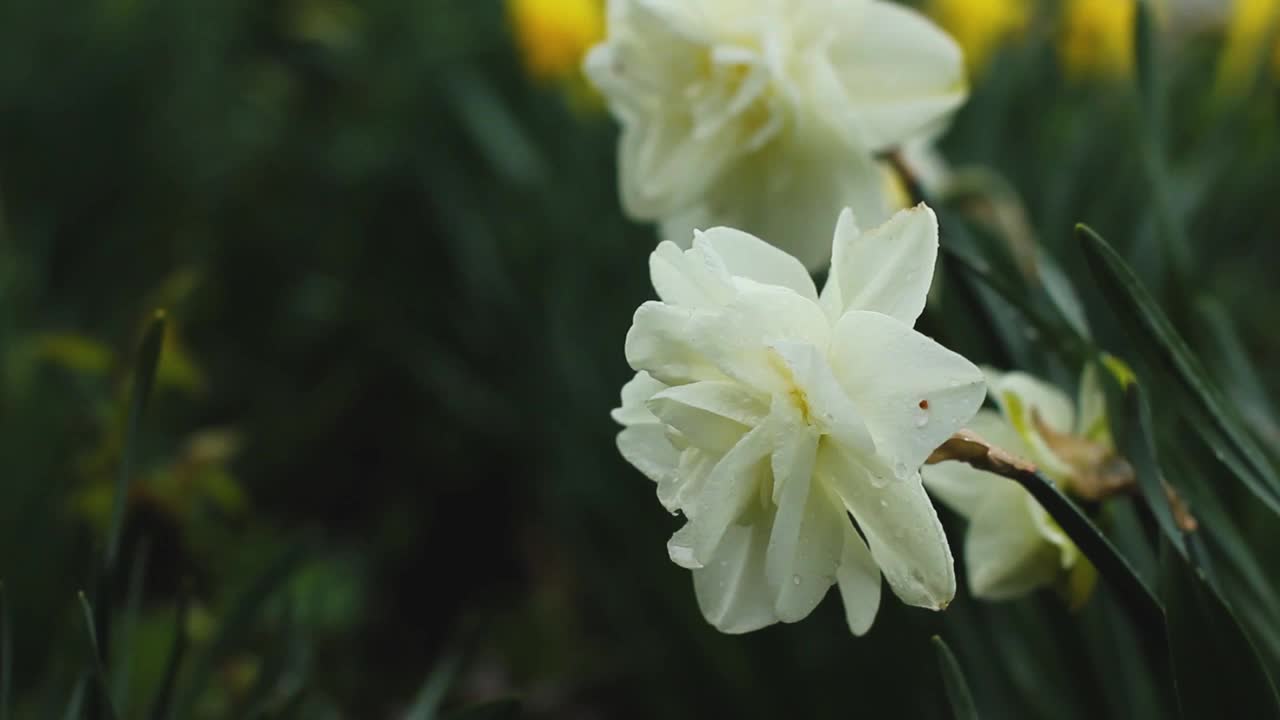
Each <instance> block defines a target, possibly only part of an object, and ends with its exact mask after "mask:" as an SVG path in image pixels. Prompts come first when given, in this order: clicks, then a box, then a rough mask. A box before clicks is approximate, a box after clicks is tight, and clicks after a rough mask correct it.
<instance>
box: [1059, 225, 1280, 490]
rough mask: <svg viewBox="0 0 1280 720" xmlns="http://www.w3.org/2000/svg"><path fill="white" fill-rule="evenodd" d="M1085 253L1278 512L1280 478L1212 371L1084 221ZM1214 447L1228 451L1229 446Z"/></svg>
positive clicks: (1152, 357) (1141, 344) (1148, 352)
mask: <svg viewBox="0 0 1280 720" xmlns="http://www.w3.org/2000/svg"><path fill="white" fill-rule="evenodd" d="M1076 235H1077V237H1078V238H1079V240H1080V243H1081V246H1082V247H1083V248H1084V252H1085V257H1086V258H1087V259H1088V261H1089V265H1090V267H1091V268H1092V269H1093V273H1094V276H1095V277H1096V278H1097V280H1098V281H1099V284H1100V285H1101V287H1102V289H1103V291H1104V292H1105V293H1106V294H1107V296H1108V297H1109V299H1110V300H1111V302H1112V304H1113V306H1114V307H1115V308H1116V310H1117V314H1118V315H1119V316H1120V317H1121V318H1122V319H1124V320H1126V321H1127V322H1128V324H1129V325H1130V326H1131V327H1132V328H1133V329H1135V330H1136V331H1137V332H1138V333H1140V335H1139V336H1138V337H1137V338H1136V343H1135V345H1136V346H1137V348H1138V349H1139V351H1140V352H1141V353H1143V354H1144V355H1145V356H1146V358H1147V360H1148V361H1149V362H1150V363H1151V364H1152V365H1153V366H1155V367H1161V368H1165V369H1167V370H1169V371H1171V372H1172V373H1173V375H1174V376H1175V377H1177V378H1178V379H1179V380H1180V381H1181V382H1182V383H1183V384H1184V385H1185V386H1186V388H1187V389H1188V390H1189V391H1190V393H1191V394H1192V396H1193V397H1194V398H1196V400H1197V401H1198V402H1199V403H1200V404H1201V405H1202V407H1203V409H1204V411H1205V413H1206V414H1207V415H1208V417H1209V419H1210V420H1211V421H1212V422H1213V423H1214V424H1215V426H1216V429H1217V430H1219V431H1220V432H1221V433H1222V435H1223V436H1224V437H1225V438H1226V439H1227V440H1228V441H1229V442H1230V443H1231V445H1232V449H1233V450H1234V451H1235V452H1234V453H1228V454H1227V457H1225V458H1224V459H1225V460H1226V461H1227V462H1228V463H1229V464H1231V465H1233V466H1234V467H1233V470H1234V471H1235V472H1236V474H1237V475H1239V476H1240V480H1241V481H1242V482H1244V483H1245V485H1246V486H1248V488H1249V489H1250V490H1251V491H1253V493H1254V494H1255V495H1257V496H1258V498H1259V499H1261V500H1262V501H1263V502H1265V503H1266V504H1267V505H1268V506H1269V507H1271V508H1272V509H1273V510H1275V511H1276V512H1280V479H1277V478H1276V473H1275V468H1274V467H1272V466H1271V465H1270V463H1269V462H1268V461H1267V459H1266V456H1265V455H1263V453H1262V451H1261V450H1260V449H1259V448H1258V446H1257V444H1256V442H1255V441H1254V439H1253V437H1252V436H1251V435H1250V434H1249V433H1248V432H1247V430H1246V429H1245V428H1244V425H1243V421H1242V420H1241V419H1240V417H1239V415H1238V414H1237V413H1235V412H1234V408H1233V407H1232V406H1231V405H1230V403H1228V402H1227V401H1226V400H1225V398H1224V397H1223V395H1222V393H1221V392H1220V391H1219V390H1218V389H1217V387H1216V386H1215V385H1214V384H1213V383H1212V382H1210V380H1209V378H1208V374H1207V373H1206V372H1205V371H1204V368H1203V366H1202V365H1201V364H1200V361H1199V359H1198V358H1196V356H1195V355H1194V354H1192V352H1191V349H1190V348H1189V347H1188V346H1187V344H1186V342H1185V341H1184V340H1183V339H1182V337H1181V336H1180V335H1179V334H1178V332H1177V331H1176V330H1175V329H1174V327H1173V324H1172V323H1171V322H1170V321H1169V319H1168V317H1166V316H1165V314H1164V312H1163V311H1161V310H1160V308H1159V307H1158V306H1157V304H1156V302H1155V300H1154V299H1153V298H1152V297H1151V296H1150V295H1149V294H1148V293H1147V291H1146V289H1145V288H1144V287H1143V286H1142V284H1141V283H1140V282H1139V281H1138V278H1137V277H1136V276H1135V275H1134V274H1133V271H1132V270H1131V269H1130V268H1129V266H1128V265H1127V264H1126V263H1125V262H1124V260H1123V259H1122V258H1121V257H1120V255H1119V254H1118V253H1116V251H1115V250H1114V249H1113V248H1112V247H1111V246H1110V245H1108V244H1107V242H1106V241H1105V240H1103V239H1102V238H1101V237H1100V236H1099V235H1098V234H1097V233H1095V232H1094V231H1093V230H1091V229H1089V228H1088V227H1086V226H1084V225H1079V226H1077V228H1076ZM1215 450H1219V451H1225V450H1226V448H1216V449H1215ZM1236 453H1238V454H1239V455H1242V456H1243V460H1242V462H1241V463H1231V462H1230V458H1229V455H1231V454H1236Z"/></svg>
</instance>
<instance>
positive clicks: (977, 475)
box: [920, 410, 1026, 518]
mask: <svg viewBox="0 0 1280 720" xmlns="http://www.w3.org/2000/svg"><path fill="white" fill-rule="evenodd" d="M968 429H969V430H972V431H973V432H974V433H977V435H978V436H979V437H981V438H982V439H984V440H986V441H987V442H989V443H991V444H992V445H995V446H996V447H999V448H1002V449H1004V450H1007V451H1009V452H1011V453H1014V454H1016V455H1020V456H1025V455H1026V450H1025V448H1026V443H1024V442H1023V441H1022V438H1021V437H1019V436H1018V434H1017V433H1016V432H1014V431H1013V428H1012V427H1011V426H1010V425H1009V422H1008V421H1007V420H1005V419H1004V418H1003V417H1002V416H1001V415H1000V413H998V412H996V411H994V410H979V411H978V414H977V415H975V416H974V417H973V420H970V421H969V423H968ZM920 475H921V477H923V478H924V486H925V489H927V490H928V491H929V494H930V495H932V496H933V497H935V498H937V499H939V500H941V501H942V502H943V503H945V504H946V505H947V506H948V507H950V508H951V509H952V510H955V511H956V512H957V513H959V514H961V515H963V516H964V517H966V518H972V517H973V515H974V514H975V513H976V512H977V511H978V507H979V506H980V505H981V504H982V501H983V499H984V498H986V496H987V494H988V493H990V492H993V491H995V490H997V489H998V488H1000V487H1001V485H1002V484H1003V483H1007V482H1008V481H1007V480H1005V479H1004V478H1001V477H999V476H997V475H992V474H991V473H988V472H983V471H981V470H975V469H974V468H972V467H970V466H969V465H966V464H965V463H962V462H957V461H948V462H943V463H938V464H936V465H925V466H924V467H922V468H920Z"/></svg>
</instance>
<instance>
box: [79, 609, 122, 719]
mask: <svg viewBox="0 0 1280 720" xmlns="http://www.w3.org/2000/svg"><path fill="white" fill-rule="evenodd" d="M78 597H79V599H80V610H81V611H82V612H83V614H84V625H85V632H86V633H88V635H89V650H90V651H92V653H93V674H94V678H95V680H96V681H97V682H96V684H97V686H98V693H99V700H100V702H101V705H100V706H99V707H101V708H102V710H103V712H105V713H106V716H107V718H108V719H109V720H115V718H116V717H119V716H118V715H116V708H115V705H114V703H112V701H111V686H110V684H109V683H108V682H107V670H106V668H105V667H103V665H102V649H101V648H100V647H99V646H98V628H97V626H96V625H95V624H94V622H93V608H92V607H90V606H89V598H87V597H85V595H84V591H81V592H80V593H79V594H78Z"/></svg>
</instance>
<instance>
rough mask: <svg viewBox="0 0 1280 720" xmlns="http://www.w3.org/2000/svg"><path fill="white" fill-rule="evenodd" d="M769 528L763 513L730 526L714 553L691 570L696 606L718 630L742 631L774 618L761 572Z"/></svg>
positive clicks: (762, 571)
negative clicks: (742, 522)
mask: <svg viewBox="0 0 1280 720" xmlns="http://www.w3.org/2000/svg"><path fill="white" fill-rule="evenodd" d="M771 529H772V528H771V523H770V522H769V518H768V517H767V516H766V515H764V514H761V516H760V517H756V518H751V519H750V521H749V522H747V523H745V524H735V525H732V526H731V527H729V528H727V529H726V531H725V533H724V538H723V539H722V540H721V542H720V544H719V545H718V547H717V548H716V551H715V554H714V555H713V556H712V557H709V558H708V559H707V561H706V562H704V563H702V567H701V568H698V569H695V570H694V571H693V589H694V593H695V594H696V595H697V598H698V607H699V608H701V609H702V615H703V617H705V618H706V619H707V622H709V623H711V625H712V626H714V627H715V628H716V629H717V630H719V631H720V632H724V633H730V634H738V633H746V632H751V631H753V630H759V629H760V628H762V627H765V626H767V625H772V624H773V623H775V622H777V621H778V618H777V616H776V615H775V614H774V611H773V593H772V592H771V591H770V588H769V583H768V581H767V580H766V579H765V571H764V564H765V554H766V552H767V547H768V543H769V534H770V531H771Z"/></svg>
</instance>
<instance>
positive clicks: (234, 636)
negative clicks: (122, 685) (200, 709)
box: [174, 544, 307, 718]
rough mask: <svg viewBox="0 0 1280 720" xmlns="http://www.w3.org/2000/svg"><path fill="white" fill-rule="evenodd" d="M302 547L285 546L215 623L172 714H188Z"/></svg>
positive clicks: (290, 569) (298, 559)
mask: <svg viewBox="0 0 1280 720" xmlns="http://www.w3.org/2000/svg"><path fill="white" fill-rule="evenodd" d="M306 550H307V548H306V546H305V545H302V544H297V545H294V546H292V547H290V548H288V549H286V550H285V551H284V552H282V553H281V554H280V555H278V556H277V557H276V558H275V560H273V561H272V562H271V563H269V564H268V565H267V566H266V568H265V569H263V571H262V572H261V573H260V574H259V575H258V576H257V578H255V579H254V581H253V582H252V583H251V584H250V585H249V587H248V589H247V590H245V592H244V593H243V594H242V595H241V596H240V597H239V598H238V599H237V600H236V602H235V603H234V604H233V605H232V607H231V611H230V612H228V613H227V615H226V616H225V617H224V618H223V619H222V622H221V623H220V624H219V625H218V629H217V631H216V632H215V634H214V637H213V641H212V642H211V643H209V645H208V646H206V647H205V649H204V651H203V652H201V653H200V654H199V655H198V656H197V657H196V658H195V660H194V661H193V665H192V671H191V675H190V677H189V679H188V682H187V684H186V685H185V686H184V687H183V689H182V693H181V694H180V695H179V700H178V701H177V702H176V703H175V705H174V708H175V711H176V717H178V718H186V717H189V716H190V715H191V710H192V708H193V707H195V703H196V700H197V699H198V698H199V697H200V693H201V692H203V691H204V688H205V687H206V686H207V685H208V683H209V678H210V677H212V675H213V671H214V669H215V667H216V665H217V663H218V662H219V661H221V660H222V659H223V658H225V657H226V656H227V655H228V654H229V653H230V652H231V651H232V650H235V649H236V647H238V646H239V645H240V643H241V642H242V641H243V640H244V638H245V637H247V636H248V635H249V633H250V631H251V630H252V629H253V623H254V621H255V620H256V619H257V617H258V612H259V610H261V609H262V606H263V604H264V603H265V602H266V601H267V600H268V599H269V598H270V597H271V595H272V594H273V593H275V591H276V590H278V589H279V588H280V587H281V586H282V585H283V584H284V583H285V581H287V580H288V579H289V577H290V576H292V575H293V572H294V571H295V570H296V569H297V567H298V565H300V564H301V563H302V561H303V559H304V558H305V557H306Z"/></svg>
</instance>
